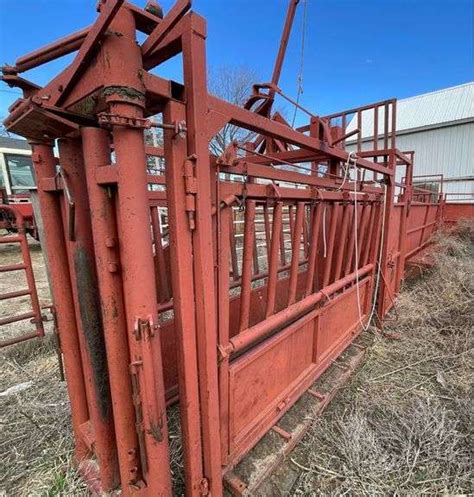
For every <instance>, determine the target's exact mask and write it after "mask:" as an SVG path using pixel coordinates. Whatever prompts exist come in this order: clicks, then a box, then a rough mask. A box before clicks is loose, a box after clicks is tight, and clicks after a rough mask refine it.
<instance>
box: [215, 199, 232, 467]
mask: <svg viewBox="0 0 474 497" xmlns="http://www.w3.org/2000/svg"><path fill="white" fill-rule="evenodd" d="M231 215H232V207H226V208H224V209H222V210H221V213H220V229H219V251H218V254H219V255H218V266H219V273H218V275H219V279H218V285H219V307H218V310H219V344H220V346H222V347H224V346H226V345H227V344H228V343H229V338H230V335H229V319H230V318H229V284H230V281H229V263H230V261H229V245H230V236H229V225H230V223H229V217H230V216H231ZM219 403H220V421H221V423H220V426H221V434H220V435H221V436H220V439H221V450H222V456H223V459H224V460H223V463H225V457H226V455H227V448H228V446H229V416H230V413H229V355H225V356H223V357H222V358H221V360H220V362H219Z"/></svg>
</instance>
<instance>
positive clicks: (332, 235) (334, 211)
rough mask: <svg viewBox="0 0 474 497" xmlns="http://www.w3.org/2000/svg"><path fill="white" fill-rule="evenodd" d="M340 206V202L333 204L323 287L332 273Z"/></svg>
mask: <svg viewBox="0 0 474 497" xmlns="http://www.w3.org/2000/svg"><path fill="white" fill-rule="evenodd" d="M340 207H341V205H340V204H337V203H333V204H332V209H331V222H330V224H329V235H328V245H327V253H326V260H325V262H324V275H323V288H324V287H325V286H327V285H328V284H329V277H330V275H331V268H332V260H333V255H334V240H335V237H336V228H337V223H338V218H339V209H340Z"/></svg>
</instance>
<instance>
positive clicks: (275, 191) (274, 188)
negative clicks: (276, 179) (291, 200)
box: [267, 183, 281, 199]
mask: <svg viewBox="0 0 474 497" xmlns="http://www.w3.org/2000/svg"><path fill="white" fill-rule="evenodd" d="M267 190H268V192H269V193H268V196H271V195H273V197H274V198H277V199H280V198H281V191H280V187H279V186H278V185H276V184H275V183H270V184H269V185H268V186H267Z"/></svg>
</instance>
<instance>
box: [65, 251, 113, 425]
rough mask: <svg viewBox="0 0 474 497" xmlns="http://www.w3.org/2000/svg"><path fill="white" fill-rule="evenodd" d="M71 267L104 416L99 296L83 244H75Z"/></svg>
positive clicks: (106, 395) (106, 400)
mask: <svg viewBox="0 0 474 497" xmlns="http://www.w3.org/2000/svg"><path fill="white" fill-rule="evenodd" d="M74 268H75V270H76V279H77V293H78V297H79V311H80V315H81V316H80V317H81V323H82V329H83V333H84V337H85V339H86V344H87V349H88V353H89V357H90V361H91V365H92V374H93V380H94V387H95V390H96V394H97V403H98V405H99V409H100V414H101V416H102V417H103V418H106V417H108V416H109V415H110V414H111V398H110V388H109V374H108V369H107V358H106V352H105V342H104V333H103V328H102V316H101V313H100V308H101V307H100V299H99V292H98V285H97V277H96V274H95V270H94V265H93V261H92V260H91V258H90V256H89V255H88V253H87V251H86V250H85V249H84V248H83V247H78V248H77V249H76V250H75V252H74Z"/></svg>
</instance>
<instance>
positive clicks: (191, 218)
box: [183, 154, 197, 231]
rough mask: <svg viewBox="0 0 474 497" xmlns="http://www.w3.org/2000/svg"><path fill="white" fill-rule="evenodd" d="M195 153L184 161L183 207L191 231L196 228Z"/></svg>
mask: <svg viewBox="0 0 474 497" xmlns="http://www.w3.org/2000/svg"><path fill="white" fill-rule="evenodd" d="M196 160H197V155H196V154H193V155H190V156H189V157H188V158H187V159H186V160H185V161H184V172H183V176H184V191H185V193H186V198H185V209H186V214H187V216H188V225H189V229H190V230H191V231H192V230H194V229H195V228H196V220H195V213H196V193H197V181H196V176H195V168H196Z"/></svg>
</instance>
